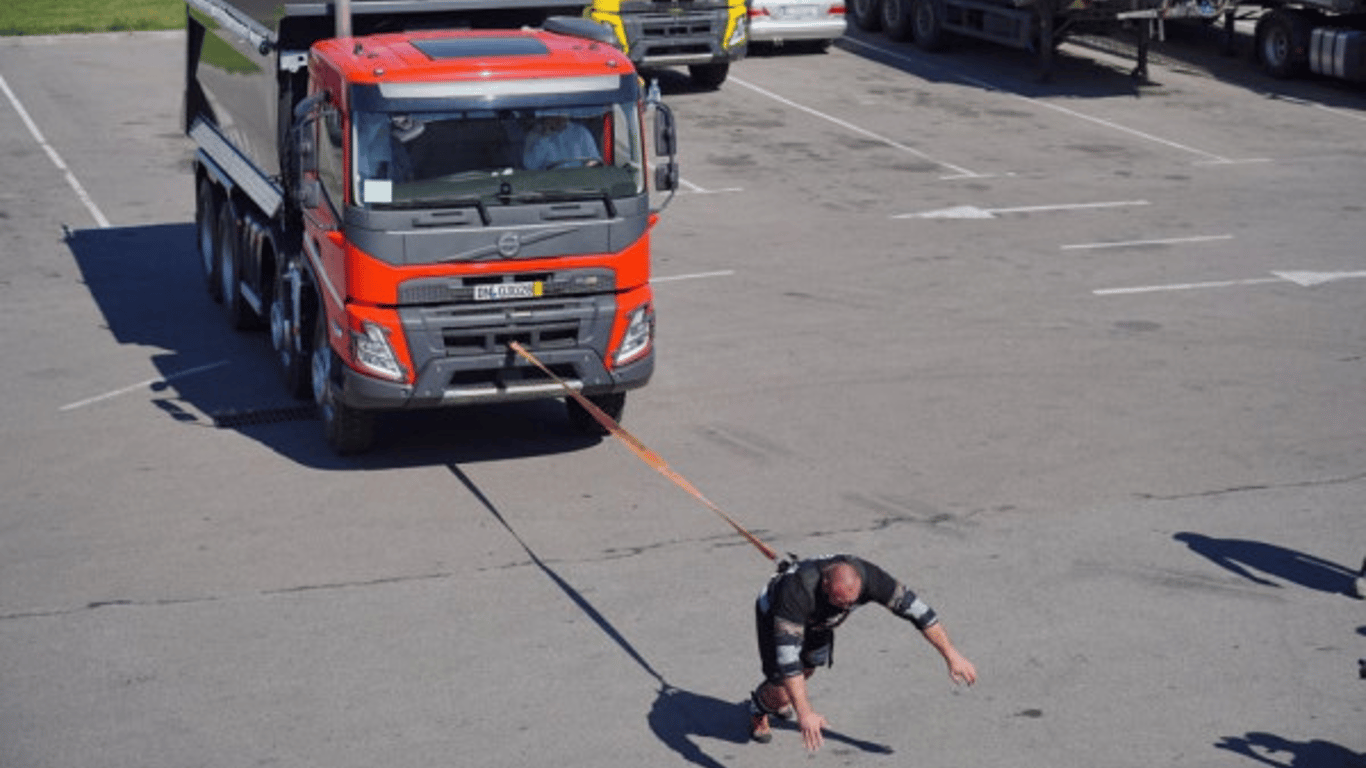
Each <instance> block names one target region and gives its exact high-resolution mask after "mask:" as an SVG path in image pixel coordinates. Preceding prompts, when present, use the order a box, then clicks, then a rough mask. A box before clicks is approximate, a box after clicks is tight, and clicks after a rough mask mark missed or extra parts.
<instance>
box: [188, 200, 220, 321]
mask: <svg viewBox="0 0 1366 768" xmlns="http://www.w3.org/2000/svg"><path fill="white" fill-rule="evenodd" d="M216 202H217V196H216V195H215V194H214V186H213V184H212V183H210V182H209V180H208V179H200V180H199V187H198V188H197V189H196V190H195V196H194V228H195V241H196V243H197V244H198V247H199V266H200V268H201V270H202V271H203V272H204V287H205V289H207V290H208V292H209V298H211V299H213V300H214V301H215V302H218V301H222V299H223V294H222V293H221V292H220V291H221V290H222V286H221V285H220V284H219V281H218V254H217V253H216V252H215V251H214V248H215V247H217V244H218V230H217V226H218V208H217V204H216Z"/></svg>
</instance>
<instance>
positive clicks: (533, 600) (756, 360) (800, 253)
mask: <svg viewBox="0 0 1366 768" xmlns="http://www.w3.org/2000/svg"><path fill="white" fill-rule="evenodd" d="M183 45H184V42H183V38H182V36H181V35H180V34H179V33H145V34H114V35H96V36H72V37H59V38H31V39H3V40H0V77H2V78H3V82H4V86H5V87H4V89H3V90H4V95H3V98H0V158H3V160H2V161H0V167H3V169H4V173H5V184H4V185H0V319H3V322H4V325H5V328H6V331H5V333H4V334H3V335H0V353H2V354H3V356H4V359H5V360H6V361H7V365H6V366H5V367H4V370H3V372H2V373H0V387H3V392H4V395H5V396H4V397H3V398H0V424H2V425H3V428H4V435H5V441H6V448H5V452H4V455H5V460H4V462H3V465H0V766H3V767H4V768H48V767H54V766H60V767H61V768H119V767H121V766H128V767H129V768H162V767H165V768H185V767H186V766H247V765H280V766H320V767H321V766H325V767H326V768H346V767H349V766H357V767H360V766H365V767H366V768H373V767H374V766H385V768H407V767H409V766H412V767H414V768H415V767H417V766H438V765H449V766H480V768H485V767H487V768H496V767H497V766H531V765H534V766H542V765H545V766H552V765H553V766H593V767H594V768H607V767H609V766H632V767H636V766H644V765H650V766H684V765H694V766H707V767H711V766H728V767H730V766H735V767H739V766H777V765H790V764H791V762H792V761H793V760H807V762H808V763H809V764H820V765H844V766H903V765H914V766H921V767H924V768H930V767H934V768H957V767H959V766H962V767H965V768H966V767H967V766H971V767H972V768H983V767H984V766H1001V767H1003V768H1004V767H1006V766H1009V767H1012V768H1014V767H1024V766H1041V767H1042V766H1047V768H1092V767H1093V766H1098V765H1100V766H1130V765H1133V766H1139V765H1142V766H1153V765H1173V766H1198V767H1201V768H1204V767H1206V766H1208V767H1209V768H1216V767H1217V768H1254V767H1255V766H1262V765H1272V766H1282V767H1284V768H1311V767H1312V768H1335V767H1337V766H1344V767H1345V766H1361V765H1363V764H1366V754H1363V753H1366V680H1364V679H1361V678H1360V677H1359V676H1358V659H1360V658H1363V657H1366V602H1363V601H1362V600H1359V599H1355V598H1354V597H1352V596H1351V595H1350V594H1348V593H1349V591H1350V589H1351V584H1352V579H1353V578H1354V576H1355V575H1356V572H1357V570H1358V569H1359V568H1360V567H1361V565H1362V558H1363V556H1366V514H1363V506H1364V505H1366V331H1364V330H1363V325H1362V318H1363V317H1366V255H1363V254H1366V251H1363V248H1362V241H1363V239H1364V238H1366V219H1364V218H1363V203H1362V196H1361V191H1362V181H1361V180H1362V179H1363V178H1366V138H1363V136H1366V101H1363V99H1362V91H1361V90H1360V88H1359V87H1353V86H1349V85H1346V84H1338V83H1331V82H1327V81H1321V80H1309V81H1301V82H1281V81H1274V80H1270V79H1267V78H1266V77H1265V76H1262V75H1260V74H1259V73H1257V72H1256V71H1255V70H1254V69H1253V68H1252V67H1251V65H1250V64H1249V63H1248V62H1246V61H1243V60H1239V59H1221V58H1219V57H1218V56H1217V55H1215V54H1214V52H1212V51H1209V50H1206V49H1205V48H1204V47H1202V46H1201V45H1200V44H1199V41H1198V40H1197V41H1186V42H1185V43H1171V44H1168V45H1167V46H1166V47H1163V48H1162V49H1161V53H1162V57H1161V58H1159V59H1158V60H1157V61H1156V62H1155V63H1154V65H1153V67H1152V79H1153V82H1152V83H1151V84H1146V85H1137V84H1135V83H1134V82H1133V81H1132V80H1131V79H1130V78H1129V77H1128V68H1129V67H1130V66H1131V63H1130V62H1126V61H1123V60H1122V59H1120V58H1117V57H1115V56H1113V55H1111V54H1107V53H1103V52H1097V51H1094V50H1091V49H1087V48H1081V47H1076V46H1072V45H1070V44H1069V45H1067V46H1064V48H1063V49H1062V56H1061V58H1060V62H1059V70H1058V72H1057V74H1056V75H1055V77H1054V78H1053V80H1052V81H1051V82H1049V83H1046V84H1044V83H1040V82H1038V81H1037V79H1036V78H1034V77H1033V73H1032V71H1031V61H1030V59H1029V57H1028V56H1027V55H1026V54H1024V53H1021V52H1015V51H1007V50H1003V49H996V48H994V47H991V46H986V45H975V44H964V45H961V46H958V47H956V48H955V49H953V50H951V51H949V52H947V53H944V54H940V55H930V54H925V53H922V52H920V51H918V50H916V49H915V48H913V47H911V46H907V45H895V44H891V43H888V42H886V41H885V40H883V39H882V38H880V37H877V36H870V35H863V34H851V35H849V36H847V37H846V38H845V39H844V40H841V41H840V42H838V43H837V44H836V45H835V47H833V48H832V49H831V50H830V51H829V52H828V53H824V54H813V53H807V52H787V51H779V52H775V53H765V54H761V55H755V56H752V57H751V58H749V59H747V60H745V61H744V62H741V63H740V64H738V65H737V66H735V67H734V68H733V69H732V73H731V79H730V80H728V81H727V83H726V84H725V85H724V86H723V87H722V88H721V89H720V90H719V91H716V92H694V91H692V90H690V89H689V88H688V87H687V85H686V82H685V80H684V79H683V78H682V77H681V76H680V75H678V74H677V73H663V74H662V75H661V82H662V85H663V86H664V94H665V98H666V99H667V100H668V101H669V103H670V104H671V105H672V106H673V108H674V110H675V112H676V113H677V116H678V117H679V121H680V145H681V149H680V152H681V161H682V164H683V165H682V175H683V179H684V184H683V190H682V192H681V193H680V194H679V195H678V196H677V197H676V198H675V199H674V200H673V201H672V203H671V204H670V205H669V207H668V208H667V209H666V210H665V212H664V214H663V217H662V220H661V223H660V224H659V226H658V227H657V228H656V230H655V231H654V234H653V249H654V259H655V261H654V277H655V281H656V289H655V290H656V295H657V304H658V312H659V336H658V355H659V365H658V370H657V374H656V377H655V380H654V381H653V382H652V383H651V384H650V386H648V387H646V388H645V389H642V390H639V391H637V392H635V393H633V394H632V396H631V399H630V401H629V402H628V405H627V411H626V417H625V424H626V426H627V427H628V428H629V429H631V430H632V431H633V432H634V433H635V434H636V435H637V436H638V437H639V438H640V439H641V440H642V441H644V442H645V443H646V444H647V445H649V446H650V447H651V448H652V449H654V450H655V451H657V452H658V453H659V454H661V455H662V456H664V457H665V458H666V459H667V460H668V461H669V463H670V465H671V466H672V467H673V468H674V469H675V470H677V471H678V472H680V473H681V474H683V475H684V476H686V477H687V478H688V479H689V480H691V481H692V482H693V483H694V484H695V485H696V486H697V487H698V488H700V489H701V490H702V491H703V492H704V493H705V494H706V495H707V496H708V497H709V498H710V499H712V500H713V501H715V502H716V503H717V504H719V505H720V506H721V507H723V508H724V509H725V510H726V511H727V512H729V513H730V514H732V515H733V516H734V517H736V519H738V520H739V521H741V522H742V523H743V524H745V525H746V526H748V527H750V528H751V529H752V530H753V531H754V532H755V533H756V534H757V535H758V536H760V537H761V538H762V539H763V540H765V541H766V542H768V543H770V544H771V545H773V546H774V547H776V548H777V549H779V550H780V551H784V552H787V551H791V552H796V553H799V554H802V555H815V554H819V553H826V552H836V551H848V552H853V553H856V554H860V555H863V556H866V557H868V558H869V559H871V560H873V561H875V562H877V563H879V564H881V565H883V566H884V567H885V568H887V569H888V570H889V571H891V572H892V573H893V574H895V575H897V576H899V577H901V578H902V579H903V580H904V581H906V582H907V583H908V584H909V585H910V586H911V587H912V588H913V589H915V590H917V592H918V593H919V594H921V596H922V597H924V598H925V599H926V600H927V601H928V602H929V603H930V604H931V605H933V606H934V607H935V608H936V610H937V611H938V613H939V614H940V616H941V617H942V618H943V620H944V622H945V626H946V627H947V628H948V631H949V633H950V635H951V636H952V637H953V638H954V640H955V642H956V643H957V644H958V646H959V647H960V649H961V650H962V651H963V652H964V653H965V654H966V655H967V656H969V657H970V658H971V659H972V660H973V661H974V662H975V663H976V665H977V668H978V671H979V675H980V680H979V682H978V684H977V685H976V686H974V687H972V688H971V689H968V688H957V687H955V686H953V685H952V684H951V683H950V681H949V680H948V677H947V675H946V673H945V670H944V667H943V664H942V662H940V661H939V660H938V658H937V656H936V655H935V654H934V652H933V650H932V649H931V648H930V647H929V646H928V645H927V644H926V643H924V642H923V641H922V640H920V639H919V638H918V637H917V636H916V634H915V632H914V630H913V628H912V627H911V626H910V625H909V624H905V623H903V622H900V621H898V620H897V619H895V618H894V617H891V616H890V615H888V614H886V613H885V612H884V611H881V610H880V609H879V608H877V607H867V608H864V609H862V610H860V611H859V612H858V613H857V614H856V615H855V616H854V617H853V618H852V619H851V620H850V622H849V623H848V624H846V625H845V627H843V628H842V629H841V630H840V639H839V643H838V648H837V653H836V664H835V666H834V667H833V668H832V669H829V670H822V671H820V672H818V673H817V675H816V676H815V678H813V680H812V683H811V689H812V694H813V697H814V702H815V705H816V707H817V709H818V710H819V711H820V712H822V713H823V714H824V715H825V716H826V717H827V718H828V720H829V721H830V723H831V726H832V732H831V733H830V734H828V740H827V745H826V748H825V749H824V750H823V751H822V752H820V753H818V754H817V755H815V756H812V757H810V758H809V759H808V758H806V757H804V755H803V751H802V748H801V739H800V735H799V734H798V733H797V732H796V731H795V730H793V729H792V728H791V727H790V726H780V727H778V728H777V732H776V734H775V738H774V741H773V743H771V744H768V745H757V744H751V743H749V742H748V741H747V738H746V732H745V727H746V722H745V721H746V718H745V708H744V704H743V702H744V701H745V700H746V699H747V697H748V692H749V690H750V689H751V688H752V687H753V686H754V685H755V684H756V683H757V682H758V680H759V670H758V663H757V659H756V657H755V651H754V639H753V629H752V614H751V610H752V608H751V606H752V600H753V597H754V595H755V594H756V592H757V591H758V589H759V587H760V585H761V584H762V583H763V582H764V580H765V579H766V578H767V576H768V574H769V572H770V570H771V565H770V564H769V563H768V562H767V561H766V560H765V559H764V558H763V557H762V556H761V555H760V554H759V553H758V552H757V551H756V550H754V549H753V548H751V547H750V546H749V545H748V544H747V543H745V542H744V541H743V540H742V539H740V538H738V537H737V536H735V535H734V534H733V533H732V532H731V530H730V529H729V528H728V527H727V526H726V525H725V524H724V523H723V522H721V521H720V520H718V519H717V518H716V517H715V516H714V515H712V514H711V512H709V511H708V510H707V509H705V508H704V507H702V506H700V505H698V504H697V503H696V502H695V501H694V500H693V499H692V498H691V497H689V496H688V495H686V494H684V493H682V492H681V491H679V490H678V489H677V488H675V487H674V486H672V485H671V484H670V483H669V482H668V481H667V480H666V479H665V478H663V477H661V476H660V475H659V474H657V473H655V472H654V471H652V470H651V469H650V468H649V467H646V466H645V465H643V464H641V463H640V462H638V461H637V460H636V459H635V458H634V457H633V456H632V455H631V454H630V453H629V452H628V451H627V450H625V449H624V448H623V447H622V446H619V445H617V444H615V443H613V442H611V441H610V440H605V441H600V440H584V439H581V438H578V437H575V436H574V435H573V434H572V433H571V431H570V429H569V427H568V424H567V422H566V419H565V416H564V413H563V409H562V408H561V407H560V404H559V403H557V402H543V403H526V404H517V405H506V406H497V407H481V408H477V409H471V410H467V411H452V412H445V413H437V414H411V415H405V416H402V417H394V418H390V419H386V420H385V421H384V422H383V424H382V426H381V434H380V440H379V445H378V446H377V448H376V450H375V451H374V452H372V453H370V454H367V455H365V456H362V457H356V458H348V459H341V458H337V457H334V456H332V455H331V454H330V453H329V452H328V450H327V448H326V446H325V444H324V442H323V440H322V436H321V428H320V426H319V424H318V422H317V421H315V420H313V419H312V418H311V416H310V414H309V411H308V409H307V408H306V407H301V405H300V404H299V403H297V402H295V401H291V400H289V399H288V397H287V396H286V395H285V393H284V391H283V387H282V386H281V385H280V384H279V382H278V379H277V376H276V373H275V371H274V369H273V368H272V361H271V356H270V354H269V351H268V349H269V343H268V340H267V339H266V338H265V337H264V336H263V335H262V334H260V333H246V334H242V333H235V332H233V331H231V330H229V329H228V328H227V325H226V322H225V321H224V319H223V317H222V310H221V309H220V308H219V307H218V306H216V305H214V304H213V303H211V302H210V301H209V300H208V298H207V296H206V294H205V292H204V290H203V287H202V283H201V277H200V275H199V271H198V266H197V264H196V262H195V253H194V245H193V191H192V188H191V178H190V174H189V162H190V159H191V156H192V149H191V146H190V144H189V142H188V141H187V140H186V139H185V137H184V136H183V135H182V133H181V130H180V124H179V113H180V109H181V103H180V102H181V91H180V88H181V81H182V78H183V64H182V61H181V57H182V56H183Z"/></svg>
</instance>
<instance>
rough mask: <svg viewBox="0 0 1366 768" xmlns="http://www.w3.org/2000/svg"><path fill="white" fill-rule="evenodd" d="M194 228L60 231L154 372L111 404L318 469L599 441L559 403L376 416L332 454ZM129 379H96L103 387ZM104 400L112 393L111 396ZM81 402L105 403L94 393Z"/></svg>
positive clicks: (114, 387) (121, 337) (427, 461)
mask: <svg viewBox="0 0 1366 768" xmlns="http://www.w3.org/2000/svg"><path fill="white" fill-rule="evenodd" d="M194 237H195V231H194V226H193V224H189V223H182V224H155V225H147V226H136V227H118V228H111V229H87V230H78V231H73V232H68V233H67V237H66V244H67V247H68V248H70V250H71V253H72V255H73V256H74V257H75V261H76V264H77V266H78V267H79V268H80V271H81V277H82V279H83V281H84V282H85V284H86V287H87V288H88V289H89V290H90V296H91V298H92V299H93V300H94V302H95V304H96V306H97V307H98V308H99V311H100V313H101V314H102V316H103V318H104V325H105V327H106V328H107V329H108V330H109V332H110V334H111V335H112V336H113V337H114V340H115V341H116V342H117V343H119V344H123V345H130V346H138V347H143V348H146V350H147V352H148V355H149V359H150V360H151V361H152V363H153V365H155V367H156V370H157V371H158V372H159V374H160V379H159V380H158V381H155V382H153V383H151V384H150V385H148V386H147V387H146V388H145V389H138V388H134V389H133V390H130V391H127V392H123V393H121V394H120V395H119V399H121V400H132V399H142V398H145V399H146V401H147V403H148V408H147V415H148V418H169V419H172V420H174V421H175V422H177V423H179V424H183V425H185V426H186V427H187V428H191V427H199V428H213V429H218V430H222V431H223V432H224V434H225V436H226V435H229V434H233V433H235V434H238V435H242V436H245V437H248V438H250V439H253V440H256V441H258V442H260V443H262V444H263V445H266V446H268V447H269V448H271V449H272V450H274V451H276V452H277V453H279V454H281V455H283V456H286V457H288V458H290V459H292V460H294V461H296V462H298V463H300V464H303V465H305V466H309V467H313V468H318V469H355V468H363V469H384V468H395V467H410V466H425V465H440V464H448V463H451V462H460V463H470V462H481V461H493V460H498V459H507V458H517V457H522V456H543V455H548V454H555V453H566V452H571V451H577V450H582V449H584V448H588V447H590V446H593V445H595V444H597V443H599V442H601V439H600V438H596V437H586V436H583V435H581V434H578V433H576V432H574V431H572V427H571V426H570V424H569V421H568V418H567V417H566V415H565V409H564V407H563V404H562V403H561V401H559V400H544V401H536V402H529V403H513V404H499V405H488V406H471V407H469V408H461V409H447V410H442V411H414V412H411V413H394V414H386V415H385V417H384V418H382V419H380V423H379V437H378V441H377V444H376V447H375V449H374V450H373V451H371V452H370V453H368V454H365V455H363V456H357V457H345V458H343V457H338V456H336V455H335V454H333V453H332V451H331V450H330V449H329V448H328V447H327V445H326V443H325V441H324V440H323V436H322V426H321V424H320V423H319V422H318V421H317V420H316V415H315V412H314V408H313V405H312V403H311V402H307V401H299V400H294V399H292V398H291V397H289V395H288V394H287V393H286V392H285V389H284V386H283V384H282V383H281V381H280V377H279V373H278V369H277V367H276V363H275V359H274V355H273V353H272V350H271V348H270V340H269V338H268V336H267V334H266V333H265V332H264V331H263V330H262V331H255V332H253V331H248V332H242V333H239V332H235V331H233V330H231V329H230V328H229V327H228V324H227V322H226V320H225V319H224V316H223V312H222V309H221V307H220V306H219V305H217V304H215V303H214V302H213V301H212V300H210V299H209V297H208V293H207V291H206V290H205V287H204V278H203V275H202V272H201V269H200V267H199V264H198V262H197V251H196V249H195V243H194ZM128 383H129V382H115V381H109V382H105V383H104V386H105V388H106V389H107V391H109V392H114V391H118V390H120V389H121V388H122V387H124V386H126V385H127V384H128ZM110 399H112V398H110ZM95 400H96V401H92V402H90V403H89V404H88V405H83V406H82V407H87V408H98V407H109V402H110V401H109V400H106V399H101V398H98V397H97V398H95Z"/></svg>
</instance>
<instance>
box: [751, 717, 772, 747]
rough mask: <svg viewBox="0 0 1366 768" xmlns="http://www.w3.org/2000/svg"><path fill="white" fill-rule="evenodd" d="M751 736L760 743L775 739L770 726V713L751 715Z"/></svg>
mask: <svg viewBox="0 0 1366 768" xmlns="http://www.w3.org/2000/svg"><path fill="white" fill-rule="evenodd" d="M749 737H750V738H751V739H754V740H755V741H757V742H759V743H760V744H767V743H769V742H770V741H773V731H772V730H770V729H769V727H768V715H750V716H749Z"/></svg>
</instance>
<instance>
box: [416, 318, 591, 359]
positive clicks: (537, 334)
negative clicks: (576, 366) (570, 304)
mask: <svg viewBox="0 0 1366 768" xmlns="http://www.w3.org/2000/svg"><path fill="white" fill-rule="evenodd" d="M441 339H442V342H443V346H444V349H445V351H446V354H447V355H448V356H449V355H482V354H487V353H490V352H506V351H508V348H509V347H508V345H509V344H510V343H511V342H514V341H515V342H517V343H519V344H521V345H522V346H524V347H526V348H527V349H530V350H542V349H573V348H574V346H575V345H577V344H578V342H579V322H578V321H577V320H566V321H561V322H546V323H539V324H536V325H534V326H532V327H529V328H523V327H521V326H520V325H519V326H516V327H514V328H511V329H509V328H507V327H506V326H502V325H500V326H497V327H492V326H490V327H484V328H447V329H444V330H442V332H441Z"/></svg>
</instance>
